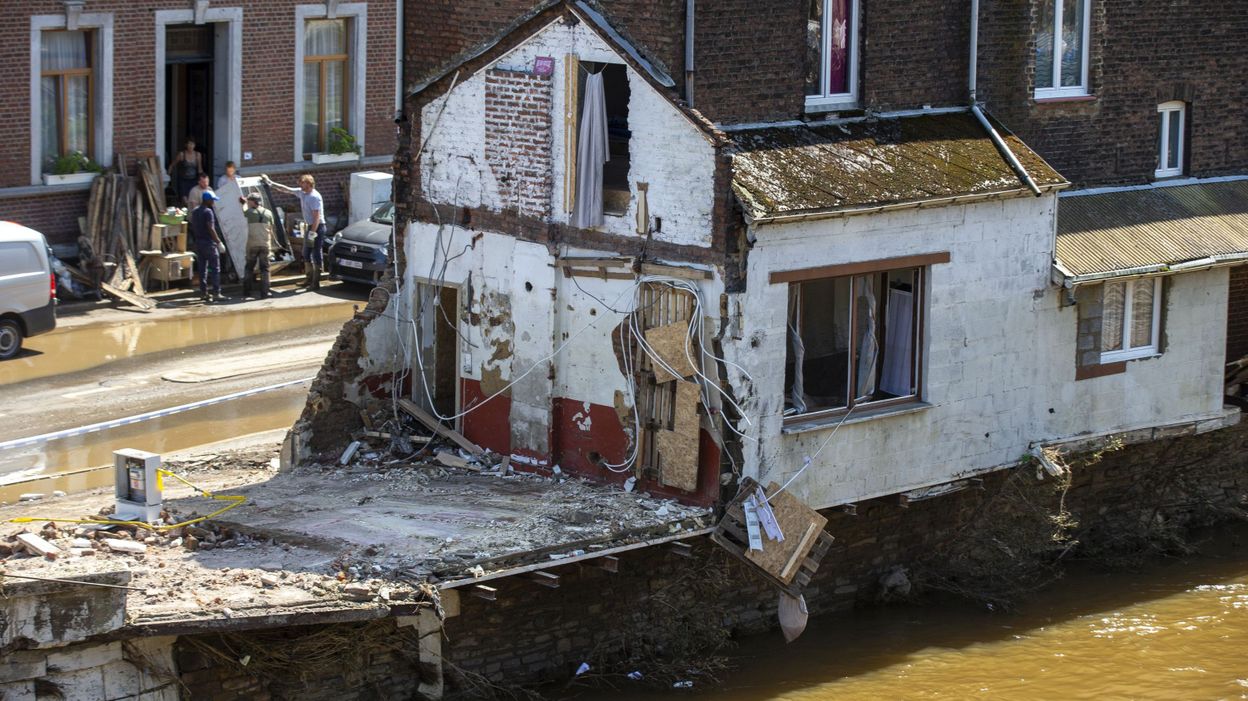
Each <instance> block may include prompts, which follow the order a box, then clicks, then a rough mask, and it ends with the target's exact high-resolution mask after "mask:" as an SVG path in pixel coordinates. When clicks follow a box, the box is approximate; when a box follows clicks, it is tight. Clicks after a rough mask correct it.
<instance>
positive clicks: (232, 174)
mask: <svg viewBox="0 0 1248 701" xmlns="http://www.w3.org/2000/svg"><path fill="white" fill-rule="evenodd" d="M226 183H234V184H235V185H237V186H238V189H239V190H242V189H243V186H242V183H240V182H239V181H238V166H236V165H234V161H226V162H225V172H224V173H222V174H221V177H219V178H217V189H218V190H220V189H222V188H224V187H225V185H226Z"/></svg>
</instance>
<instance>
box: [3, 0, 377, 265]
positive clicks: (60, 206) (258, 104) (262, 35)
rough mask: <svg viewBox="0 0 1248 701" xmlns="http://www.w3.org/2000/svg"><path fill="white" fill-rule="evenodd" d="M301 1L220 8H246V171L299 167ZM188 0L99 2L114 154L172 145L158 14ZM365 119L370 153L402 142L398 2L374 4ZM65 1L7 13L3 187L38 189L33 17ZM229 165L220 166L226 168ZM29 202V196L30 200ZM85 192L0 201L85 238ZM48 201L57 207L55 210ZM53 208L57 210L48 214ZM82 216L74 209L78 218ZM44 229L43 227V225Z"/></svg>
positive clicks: (94, 9) (13, 211) (41, 1)
mask: <svg viewBox="0 0 1248 701" xmlns="http://www.w3.org/2000/svg"><path fill="white" fill-rule="evenodd" d="M298 4H300V0H233V1H232V2H231V1H229V0H218V1H217V2H213V3H212V5H211V7H212V8H214V9H218V8H226V7H242V8H243V33H242V36H243V48H242V73H243V84H242V103H243V104H242V125H241V138H242V143H241V150H242V151H244V152H246V151H251V152H252V154H253V160H252V161H249V162H246V163H242V164H240V165H241V166H243V170H244V172H259V171H260V170H262V169H263V166H264V164H284V163H289V162H290V161H291V160H292V158H293V157H294V132H293V130H294V128H295V126H294V113H295V93H294V75H295V70H296V67H295V65H294V57H295V53H294V52H295V45H294V43H295V6H296V5H298ZM191 5H192V3H189V2H185V1H184V0H151V1H150V2H144V3H134V2H130V1H129V0H91V2H90V3H89V4H88V5H87V6H86V9H85V11H86V12H88V13H111V14H112V15H113V25H114V40H113V43H114V58H113V144H112V145H111V149H110V150H111V151H114V152H117V153H126V154H131V155H133V154H138V153H149V152H153V151H158V152H162V153H163V151H164V144H156V143H155V138H156V123H157V119H160V120H163V119H164V115H157V114H155V113H154V107H153V106H154V103H155V99H156V80H157V78H158V77H159V79H161V80H163V79H164V77H163V75H161V76H157V75H156V70H155V66H154V65H153V57H154V55H155V40H156V39H155V38H156V31H157V29H156V23H155V12H156V11H157V10H166V9H176V10H188V9H190V8H191ZM368 5H369V6H368V36H369V41H368V43H367V47H366V50H367V52H368V54H367V57H366V74H367V78H366V85H365V87H364V90H365V100H364V103H365V107H364V110H365V111H364V115H363V119H364V122H365V149H366V153H365V155H366V156H389V155H391V154H393V153H394V148H395V144H396V140H395V135H396V130H395V125H394V121H393V118H394V98H395V94H394V91H395V68H396V67H395V60H394V57H395V44H394V36H395V32H394V29H395V20H396V18H395V3H394V2H391V1H389V0H373V2H370V3H369V4H368ZM64 13H65V5H64V4H63V3H62V2H60V0H33V1H32V2H27V3H24V4H23V5H22V9H21V11H9V12H6V13H5V14H4V15H3V16H0V33H3V35H4V36H6V37H9V38H10V39H11V41H9V42H7V43H6V44H5V45H4V46H3V47H0V70H3V72H4V73H5V75H8V76H16V77H17V79H16V80H15V82H14V84H15V85H20V86H21V89H13V90H9V91H8V92H7V93H6V98H5V99H4V100H0V188H4V187H18V186H27V185H30V184H31V182H30V139H31V135H32V128H31V124H30V100H29V97H28V94H29V93H28V91H27V90H26V88H25V86H26V85H27V80H28V79H27V76H29V75H30V46H29V40H28V37H29V36H30V17H31V16H32V15H62V16H63V15H64ZM221 165H222V164H220V163H218V164H216V166H217V168H220V167H221ZM22 199H23V200H27V198H22ZM74 199H75V198H72V197H70V196H68V195H57V196H56V197H55V198H54V199H53V198H48V199H45V198H41V197H33V198H29V202H25V201H23V202H21V203H13V202H11V201H8V200H6V199H0V216H4V217H10V218H18V217H19V216H20V218H18V221H21V222H22V223H24V224H27V225H30V226H33V227H34V228H37V229H39V230H41V231H43V232H44V233H45V234H47V235H48V236H49V238H50V239H52V240H54V241H58V242H67V241H72V240H73V239H74V238H75V237H76V236H77V223H76V218H77V216H79V215H81V214H83V213H85V209H86V193H85V192H83V193H81V194H80V195H78V196H77V198H76V199H77V202H74V201H73V200H74ZM45 204H46V205H47V206H46V207H45ZM48 210H51V211H48ZM69 212H73V214H72V215H71V214H69ZM40 227H43V228H40Z"/></svg>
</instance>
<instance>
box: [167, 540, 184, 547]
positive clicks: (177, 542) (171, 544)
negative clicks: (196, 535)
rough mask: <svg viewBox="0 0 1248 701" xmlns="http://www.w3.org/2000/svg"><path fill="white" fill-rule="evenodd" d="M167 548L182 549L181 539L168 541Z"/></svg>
mask: <svg viewBox="0 0 1248 701" xmlns="http://www.w3.org/2000/svg"><path fill="white" fill-rule="evenodd" d="M169 547H171V548H180V547H182V539H181V538H174V539H173V540H171V541H169Z"/></svg>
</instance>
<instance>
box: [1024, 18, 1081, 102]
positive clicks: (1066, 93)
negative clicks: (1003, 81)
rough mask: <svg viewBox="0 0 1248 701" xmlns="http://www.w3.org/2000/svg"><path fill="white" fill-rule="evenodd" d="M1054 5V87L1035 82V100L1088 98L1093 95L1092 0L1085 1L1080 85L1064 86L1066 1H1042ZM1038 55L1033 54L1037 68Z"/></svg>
mask: <svg viewBox="0 0 1248 701" xmlns="http://www.w3.org/2000/svg"><path fill="white" fill-rule="evenodd" d="M1040 1H1041V2H1048V3H1052V4H1053V46H1052V47H1050V48H1051V49H1052V50H1053V75H1052V76H1051V77H1052V79H1053V85H1052V87H1048V88H1042V87H1039V84H1040V81H1038V80H1036V81H1034V82H1035V99H1037V100H1048V99H1055V98H1056V99H1061V98H1069V97H1087V96H1088V95H1091V94H1092V89H1091V86H1090V85H1089V82H1090V81H1089V79H1088V75H1089V69H1088V64H1089V63H1090V57H1091V46H1092V0H1083V37H1082V43H1081V46H1080V52H1079V85H1070V86H1065V87H1063V86H1062V52H1061V40H1062V31H1061V29H1062V20H1063V19H1064V17H1063V15H1064V10H1065V8H1064V7H1063V3H1064V0H1040ZM1036 64H1037V61H1036V54H1035V52H1033V53H1032V66H1033V69H1034V68H1035V67H1036Z"/></svg>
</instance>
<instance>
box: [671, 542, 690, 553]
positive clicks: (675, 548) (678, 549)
mask: <svg viewBox="0 0 1248 701" xmlns="http://www.w3.org/2000/svg"><path fill="white" fill-rule="evenodd" d="M670 547H671V549H672V554H673V555H679V556H681V557H693V546H692V545H690V544H689V543H686V542H684V541H683V540H678V541H675V542H673V543H672V544H671V546H670Z"/></svg>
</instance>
